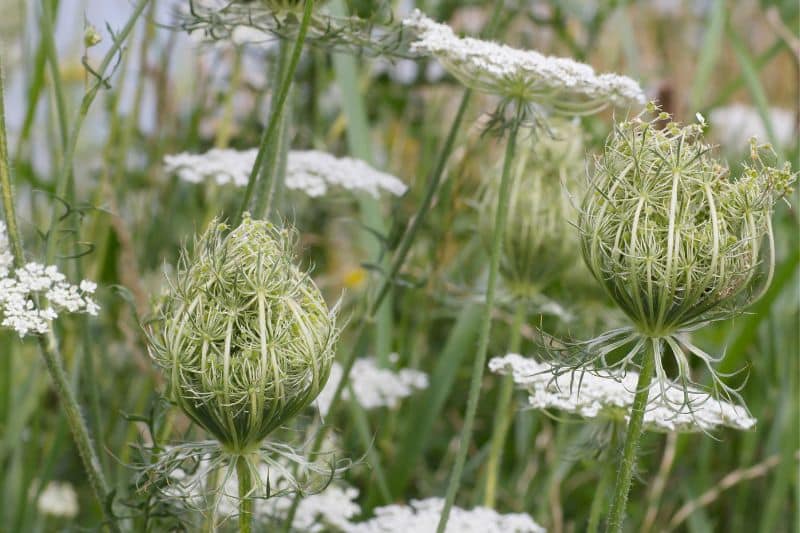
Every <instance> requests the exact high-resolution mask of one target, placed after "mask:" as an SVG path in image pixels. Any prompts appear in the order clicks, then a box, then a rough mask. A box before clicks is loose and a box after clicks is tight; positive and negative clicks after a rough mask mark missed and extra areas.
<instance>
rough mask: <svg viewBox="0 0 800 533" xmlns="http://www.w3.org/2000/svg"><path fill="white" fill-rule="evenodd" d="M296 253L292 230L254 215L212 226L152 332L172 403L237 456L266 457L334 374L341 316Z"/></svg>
mask: <svg viewBox="0 0 800 533" xmlns="http://www.w3.org/2000/svg"><path fill="white" fill-rule="evenodd" d="M293 245H294V240H293V234H292V233H291V231H290V230H289V229H279V228H276V227H275V226H273V225H272V224H270V223H269V222H266V221H260V220H252V219H251V218H250V217H249V216H245V217H244V220H243V222H242V223H241V225H240V226H239V227H237V228H235V229H233V230H232V231H230V232H228V228H227V226H225V225H224V224H220V223H219V222H217V221H214V222H212V223H211V225H210V228H209V229H208V230H207V231H206V233H205V234H204V235H203V236H202V237H200V238H199V239H198V240H197V242H196V243H195V245H194V251H193V252H192V254H191V255H189V254H186V255H185V256H184V257H183V261H182V265H181V269H180V271H179V273H178V274H177V276H176V277H175V280H174V282H173V287H172V290H171V292H170V294H169V295H168V296H167V297H166V298H165V301H164V304H163V307H162V309H161V321H160V323H159V324H157V325H156V326H154V327H153V330H152V335H151V343H150V350H151V353H152V355H153V358H154V359H155V361H156V362H157V363H158V365H159V366H160V367H161V368H162V369H163V370H164V372H165V375H166V378H167V394H168V396H169V398H170V400H172V401H173V402H175V403H176V404H177V405H178V406H179V407H180V408H181V409H182V410H183V411H184V412H185V413H186V414H187V415H188V416H189V417H190V418H191V419H192V420H193V421H194V422H196V423H197V424H199V425H200V426H201V427H203V428H204V429H206V430H207V431H208V432H209V433H211V434H212V435H213V436H214V438H215V439H216V440H217V441H218V442H219V443H220V444H221V445H222V446H223V449H224V450H225V451H226V452H230V453H232V454H244V453H249V452H252V451H253V450H254V449H258V447H259V446H260V445H261V443H262V441H263V440H264V438H265V437H266V436H267V435H269V434H270V433H271V432H272V431H273V430H274V429H275V428H277V427H278V426H280V425H281V424H282V423H284V422H285V421H287V420H288V419H289V418H291V417H292V416H294V415H295V414H296V413H298V412H299V411H300V410H302V409H303V408H305V407H306V406H307V405H308V404H309V403H310V402H312V401H313V400H314V398H316V396H317V394H319V392H320V390H322V387H323V386H324V385H325V382H326V381H327V379H328V375H329V373H330V368H331V363H332V362H333V353H334V352H333V347H334V343H335V341H336V337H337V331H336V327H335V314H334V313H333V312H332V311H330V310H329V309H328V306H327V305H326V304H325V301H324V300H323V298H322V295H321V294H320V292H319V289H317V287H316V285H315V284H314V282H313V281H312V280H311V278H310V277H309V276H308V274H306V273H305V272H303V271H301V270H300V269H299V268H298V267H297V266H296V265H295V264H294V251H293V249H292V247H293Z"/></svg>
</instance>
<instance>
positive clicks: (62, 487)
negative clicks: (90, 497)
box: [36, 481, 78, 518]
mask: <svg viewBox="0 0 800 533" xmlns="http://www.w3.org/2000/svg"><path fill="white" fill-rule="evenodd" d="M36 507H37V508H38V509H39V512H40V513H42V514H46V515H50V516H54V517H59V518H75V517H76V516H77V515H78V495H77V494H76V493H75V489H74V488H73V487H72V485H71V484H70V483H67V482H63V483H62V482H59V481H51V482H49V483H48V484H47V485H46V486H45V488H44V490H43V491H42V493H41V494H40V495H39V499H38V500H37V501H36Z"/></svg>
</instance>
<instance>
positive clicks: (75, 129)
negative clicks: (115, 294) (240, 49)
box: [45, 0, 150, 265]
mask: <svg viewBox="0 0 800 533" xmlns="http://www.w3.org/2000/svg"><path fill="white" fill-rule="evenodd" d="M149 1H150V0H139V2H138V3H137V4H136V6H135V7H134V8H133V13H131V16H130V18H128V21H127V22H126V23H125V26H124V27H123V28H122V30H121V31H120V32H119V33H117V34H115V35H114V36H113V38H114V40H113V43H112V44H111V48H109V50H108V52H107V53H106V55H105V56H104V57H103V60H102V61H101V62H100V67H99V68H98V69H97V70H96V72H94V73H93V75H94V76H96V78H97V79H96V80H95V82H94V84H93V85H92V86H91V87H90V88H89V90H87V91H86V93H85V94H84V95H83V99H82V100H81V105H80V108H79V109H78V115H77V116H76V117H75V122H74V123H73V124H72V130H71V131H70V134H69V137H68V139H67V143H66V149H65V151H64V157H63V158H62V160H61V167H60V169H59V172H58V175H57V176H56V188H55V196H56V197H57V198H64V195H65V193H66V191H67V186H68V184H69V176H70V174H71V173H72V162H73V159H74V157H75V148H76V147H77V145H78V137H79V136H80V132H81V127H82V126H83V121H84V119H86V115H87V114H88V113H89V108H90V107H91V105H92V102H94V99H95V96H97V93H98V92H99V91H100V88H101V87H103V86H105V85H106V83H107V81H106V79H105V76H106V71H107V70H108V68H109V67H110V66H111V63H112V61H113V60H114V58H115V57H117V54H119V53H121V48H122V43H123V42H124V41H125V39H126V38H127V37H128V35H129V34H130V32H131V30H133V27H134V25H135V24H136V21H137V20H138V18H139V16H140V15H141V14H142V11H144V8H145V7H146V6H147V3H148V2H149ZM54 204H55V206H54V208H53V209H54V210H53V215H52V218H51V219H50V228H49V230H48V232H47V253H46V254H45V264H48V265H49V264H51V263H52V262H53V258H54V257H55V252H56V244H57V243H56V238H55V236H54V235H53V233H54V230H55V228H56V225H57V224H58V221H59V216H58V213H57V210H58V209H59V208H60V204H59V203H58V202H54Z"/></svg>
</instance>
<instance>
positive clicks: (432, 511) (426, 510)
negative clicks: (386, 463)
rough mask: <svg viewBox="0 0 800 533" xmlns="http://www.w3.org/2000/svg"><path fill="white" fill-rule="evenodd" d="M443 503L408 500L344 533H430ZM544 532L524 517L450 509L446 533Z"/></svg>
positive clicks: (481, 509) (484, 509)
mask: <svg viewBox="0 0 800 533" xmlns="http://www.w3.org/2000/svg"><path fill="white" fill-rule="evenodd" d="M443 507H444V500H443V499H441V498H428V499H425V500H411V502H410V504H409V505H387V506H385V507H378V508H377V509H375V517H374V518H372V519H371V520H368V521H366V522H361V523H356V524H352V525H351V526H350V527H348V528H347V529H346V530H345V531H346V533H406V532H410V531H413V532H414V533H433V532H435V531H436V526H437V525H438V524H439V516H440V515H441V514H442V508H443ZM544 531H545V530H544V528H542V527H541V526H539V525H538V524H537V523H536V522H534V521H533V519H532V518H531V517H530V516H529V515H527V514H524V513H510V514H500V513H498V512H497V511H495V510H493V509H489V508H488V507H475V508H474V509H471V510H466V509H460V508H458V507H453V509H452V511H451V514H450V520H449V521H448V522H447V529H446V532H447V533H544Z"/></svg>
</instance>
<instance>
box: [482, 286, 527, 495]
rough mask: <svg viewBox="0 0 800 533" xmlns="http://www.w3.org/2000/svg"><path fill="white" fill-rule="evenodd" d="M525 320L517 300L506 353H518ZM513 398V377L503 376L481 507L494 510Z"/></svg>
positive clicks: (495, 413)
mask: <svg viewBox="0 0 800 533" xmlns="http://www.w3.org/2000/svg"><path fill="white" fill-rule="evenodd" d="M524 320H525V303H524V302H523V301H522V300H519V299H518V300H517V302H516V305H515V308H514V320H513V322H512V323H511V333H510V335H511V339H510V341H509V346H508V351H509V352H510V353H519V348H520V344H521V342H520V341H521V340H522V335H521V330H522V323H523V321H524ZM513 397H514V377H513V376H503V380H502V381H501V382H500V391H499V393H498V398H497V406H496V408H495V412H494V419H495V424H494V428H493V429H492V443H491V447H490V449H489V459H488V461H487V463H486V489H485V491H484V494H483V505H484V506H486V507H489V508H494V502H495V500H496V499H497V477H498V474H499V471H500V463H501V461H502V459H503V448H504V447H505V443H506V435H508V428H509V427H511V417H512V413H513V408H512V406H511V400H512V399H513Z"/></svg>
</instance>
